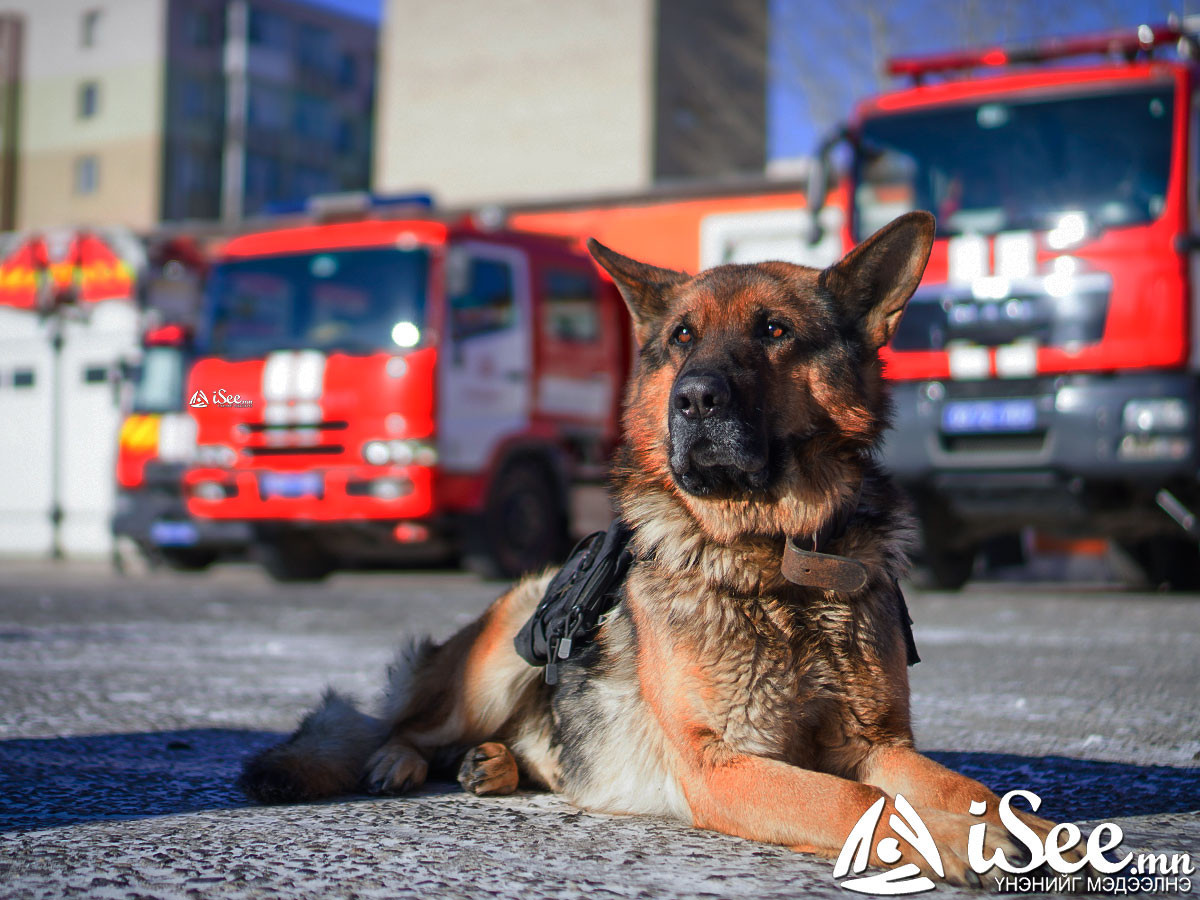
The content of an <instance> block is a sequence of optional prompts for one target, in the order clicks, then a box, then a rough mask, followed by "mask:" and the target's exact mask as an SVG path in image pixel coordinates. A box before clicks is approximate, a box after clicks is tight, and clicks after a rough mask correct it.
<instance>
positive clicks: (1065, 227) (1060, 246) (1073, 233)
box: [1046, 212, 1088, 250]
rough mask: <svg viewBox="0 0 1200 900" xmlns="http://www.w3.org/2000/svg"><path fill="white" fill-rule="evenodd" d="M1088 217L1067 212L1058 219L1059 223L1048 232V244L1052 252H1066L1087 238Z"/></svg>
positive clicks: (1078, 213)
mask: <svg viewBox="0 0 1200 900" xmlns="http://www.w3.org/2000/svg"><path fill="white" fill-rule="evenodd" d="M1087 228H1088V221H1087V215H1086V214H1084V213H1081V212H1066V213H1063V214H1062V215H1061V216H1059V217H1058V222H1057V224H1055V226H1054V227H1053V228H1051V229H1050V230H1049V231H1048V232H1046V244H1047V246H1049V247H1050V249H1051V250H1066V249H1067V248H1068V247H1074V246H1075V245H1076V244H1078V243H1079V242H1080V241H1082V240H1083V239H1084V238H1085V237H1087Z"/></svg>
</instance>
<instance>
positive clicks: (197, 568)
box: [155, 547, 217, 572]
mask: <svg viewBox="0 0 1200 900" xmlns="http://www.w3.org/2000/svg"><path fill="white" fill-rule="evenodd" d="M155 552H156V553H157V555H158V558H159V559H160V560H161V561H162V563H163V565H165V566H166V567H167V568H168V569H174V570H175V571H176V572H202V571H203V570H205V569H207V568H208V567H209V566H211V565H212V564H213V563H215V562H216V561H217V554H216V553H215V552H214V551H212V550H194V549H176V548H173V547H172V548H159V549H158V550H157V551H155Z"/></svg>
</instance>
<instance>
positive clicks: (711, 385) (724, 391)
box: [672, 373, 731, 419]
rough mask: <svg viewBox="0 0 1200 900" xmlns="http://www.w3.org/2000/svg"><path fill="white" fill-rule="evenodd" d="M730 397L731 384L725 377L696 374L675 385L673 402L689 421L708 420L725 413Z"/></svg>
mask: <svg viewBox="0 0 1200 900" xmlns="http://www.w3.org/2000/svg"><path fill="white" fill-rule="evenodd" d="M730 397H731V394H730V390H729V382H728V381H726V380H725V378H724V377H723V376H721V375H715V374H707V373H706V374H700V373H696V374H694V375H685V376H684V377H683V378H680V379H679V381H677V382H676V383H675V395H674V397H673V400H672V402H673V403H674V405H675V409H677V410H678V411H679V412H681V413H683V415H684V416H686V417H687V418H689V419H707V418H708V417H709V416H713V415H720V414H722V413H724V412H725V411H726V410H727V409H728V407H729V400H730Z"/></svg>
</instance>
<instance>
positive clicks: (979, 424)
mask: <svg viewBox="0 0 1200 900" xmlns="http://www.w3.org/2000/svg"><path fill="white" fill-rule="evenodd" d="M1035 425H1037V407H1036V406H1035V405H1034V402H1033V401H1032V400H1029V399H1020V400H953V401H951V402H949V403H947V404H946V405H945V406H943V407H942V431H945V432H947V433H949V434H966V433H972V432H974V433H980V432H991V431H1031V430H1033V428H1034V426H1035Z"/></svg>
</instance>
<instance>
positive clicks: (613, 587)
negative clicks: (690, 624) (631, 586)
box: [513, 521, 633, 684]
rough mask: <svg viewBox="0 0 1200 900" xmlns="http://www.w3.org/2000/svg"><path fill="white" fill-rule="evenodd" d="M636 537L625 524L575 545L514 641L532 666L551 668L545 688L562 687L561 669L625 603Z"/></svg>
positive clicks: (593, 535)
mask: <svg viewBox="0 0 1200 900" xmlns="http://www.w3.org/2000/svg"><path fill="white" fill-rule="evenodd" d="M632 534H633V532H632V531H630V529H629V527H628V526H626V525H625V523H623V522H621V521H617V522H614V523H613V525H612V527H611V528H609V529H608V531H597V532H595V533H593V534H590V535H588V536H587V537H585V538H584V539H583V540H582V541H580V542H579V543H578V544H576V545H575V549H574V550H572V551H571V555H570V556H568V557H567V561H566V562H564V563H563V566H562V568H561V569H559V570H558V574H557V575H555V576H554V579H553V580H552V581H551V582H550V585H549V586H548V587H547V588H546V594H545V596H544V597H543V598H542V602H541V603H539V604H538V608H537V609H536V610H535V611H534V613H533V615H532V616H531V617H530V619H529V621H528V622H526V623H525V625H524V626H523V627H522V628H521V630H520V631H519V632H517V636H516V637H515V638H514V639H513V644H514V645H515V646H516V649H517V653H518V654H520V656H521V658H522V659H524V660H525V661H526V662H527V663H529V664H530V665H531V666H545V667H546V683H547V684H557V683H558V663H559V661H560V660H564V659H567V658H568V657H570V655H571V652H572V651H573V650H577V649H578V648H579V647H581V646H583V645H584V644H585V643H586V642H587V640H588V639H589V638H590V637H591V636H592V634H593V633H594V632H595V631H596V629H597V628H599V627H600V620H601V619H602V618H603V616H604V614H605V613H607V612H608V611H609V610H611V609H612V608H613V607H615V606H616V605H617V603H619V602H620V596H619V591H620V587H621V585H622V584H623V583H624V581H625V574H626V573H627V572H628V571H629V566H630V564H631V563H632V562H633V554H632V553H631V552H630V550H629V539H630V537H631V536H632Z"/></svg>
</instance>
